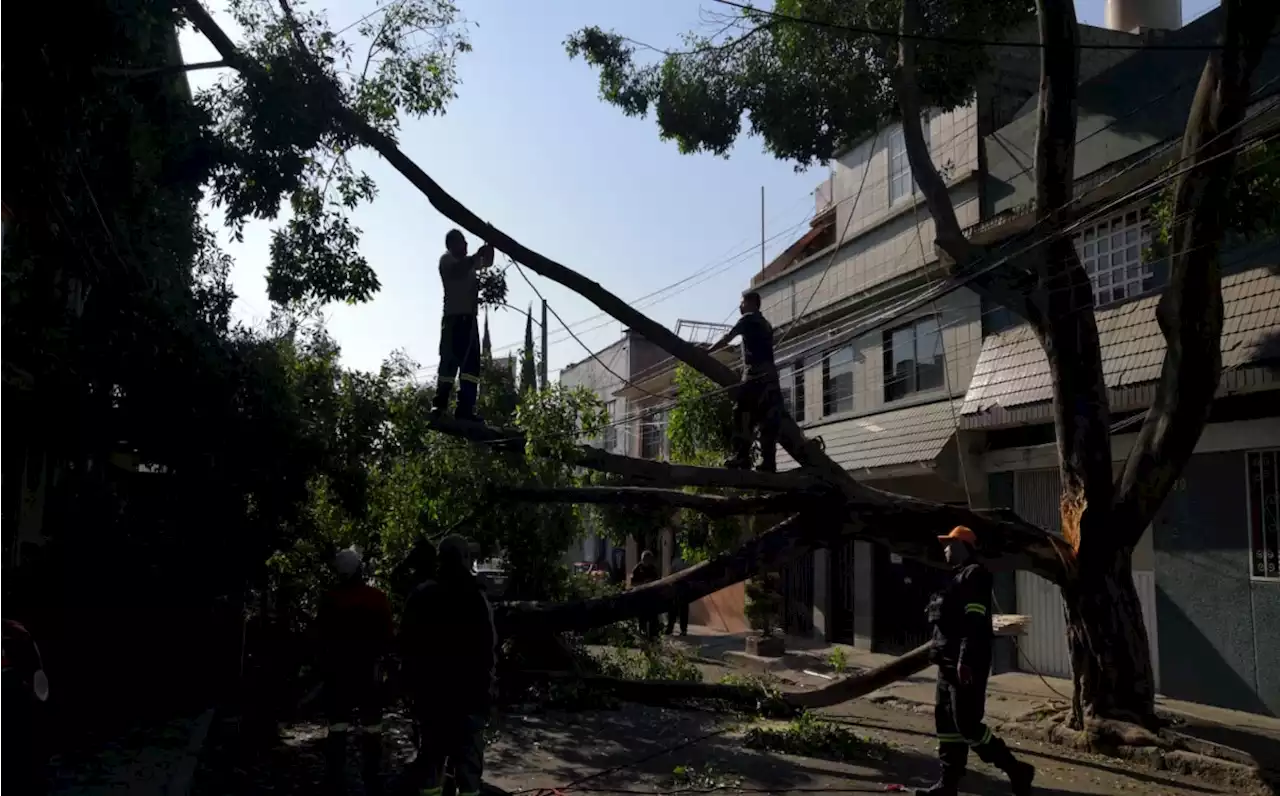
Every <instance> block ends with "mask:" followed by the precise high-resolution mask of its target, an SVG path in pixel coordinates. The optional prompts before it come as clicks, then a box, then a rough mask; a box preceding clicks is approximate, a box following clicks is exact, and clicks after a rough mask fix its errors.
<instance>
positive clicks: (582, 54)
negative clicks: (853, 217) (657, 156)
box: [565, 0, 1035, 168]
mask: <svg viewBox="0 0 1280 796" xmlns="http://www.w3.org/2000/svg"><path fill="white" fill-rule="evenodd" d="M901 10H902V6H901V3H900V2H888V3H883V2H871V1H870V0H857V2H843V1H842V0H779V2H777V3H775V4H774V7H773V9H772V10H771V11H766V10H760V9H742V10H741V11H738V12H735V13H733V14H730V15H726V16H724V17H722V18H717V19H715V20H714V22H715V29H714V30H713V31H711V32H708V33H702V34H698V33H689V34H687V35H686V36H685V37H684V42H683V44H684V47H683V48H682V49H680V50H678V51H662V52H659V53H657V55H658V59H657V60H656V62H655V61H649V60H645V59H644V58H643V56H644V53H643V52H642V50H643V49H645V47H644V45H640V44H638V43H636V42H633V41H631V40H630V39H628V38H626V37H625V36H624V35H623V34H621V33H617V32H613V31H604V30H601V29H600V28H597V27H587V28H583V29H582V30H579V31H577V32H576V33H574V34H573V35H571V36H570V37H569V38H568V39H567V41H566V42H565V48H566V50H567V51H568V53H569V55H570V56H571V57H574V58H582V59H583V60H584V61H586V62H587V63H588V64H589V65H591V66H592V67H594V68H596V69H597V70H598V72H599V74H600V98H601V99H602V100H604V101H605V102H608V103H610V104H612V105H615V106H617V107H618V108H619V109H620V110H621V111H622V112H623V113H625V114H627V115H628V116H645V115H647V114H648V113H653V115H654V119H655V120H656V122H657V124H658V133H659V135H660V136H661V137H662V139H663V140H670V141H674V142H675V143H676V145H677V146H678V147H679V149H680V151H681V152H682V153H685V154H691V153H695V152H710V153H713V154H716V155H723V156H727V155H728V154H729V152H730V151H731V150H732V148H733V146H734V144H735V142H736V141H737V140H738V138H739V137H740V136H741V135H743V134H746V133H750V134H754V135H757V136H759V137H760V139H761V140H762V141H763V143H764V147H765V150H766V151H767V152H769V153H770V154H772V155H774V156H775V157H777V158H779V159H781V160H788V161H792V162H794V163H795V164H796V166H797V168H804V167H808V166H811V165H814V164H819V163H825V162H826V161H827V159H829V158H830V157H832V156H833V154H835V153H837V152H839V151H841V150H843V149H845V148H848V147H850V146H852V145H853V144H855V143H857V142H858V141H860V140H862V139H863V138H865V137H867V136H869V135H871V134H872V133H873V132H874V131H875V130H876V128H877V127H878V126H879V125H880V124H882V123H883V122H884V121H885V120H887V119H893V118H896V117H897V116H898V115H899V111H898V105H897V100H896V97H895V95H894V92H893V89H892V83H893V80H892V75H893V72H894V69H895V68H896V64H897V60H898V43H897V38H896V31H897V28H898V20H899V16H900V14H901ZM1034 17H1035V5H1034V3H1029V2H1016V1H1013V2H1011V1H1010V0H999V1H998V2H981V0H963V1H962V2H949V3H939V2H931V3H924V4H923V5H922V20H921V26H920V32H921V34H922V35H927V36H936V37H950V38H956V39H969V40H992V39H998V38H999V37H1001V36H1002V35H1005V34H1007V33H1008V32H1010V31H1012V30H1014V29H1016V28H1018V26H1020V25H1021V26H1024V27H1026V29H1027V31H1028V34H1027V35H1028V36H1029V35H1030V27H1029V26H1028V25H1027V23H1029V22H1031V20H1033V19H1034ZM796 20H803V22H797V21H796ZM989 63H990V56H989V52H988V50H987V49H986V48H984V47H981V46H968V47H922V48H921V52H920V61H919V68H918V71H917V81H918V85H919V87H920V90H921V92H922V94H923V95H924V97H925V98H926V100H927V102H928V104H929V105H930V106H931V107H935V108H939V109H942V110H949V109H951V108H954V107H957V106H959V105H962V104H964V103H966V102H968V101H969V99H970V98H971V97H972V95H973V91H974V85H975V84H976V82H977V80H978V79H979V77H980V76H981V75H982V74H983V73H984V71H985V70H986V68H987V67H988V65H989ZM744 121H745V123H746V127H745V129H744V126H743V125H744Z"/></svg>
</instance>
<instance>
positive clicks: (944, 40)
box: [715, 0, 1223, 52]
mask: <svg viewBox="0 0 1280 796" xmlns="http://www.w3.org/2000/svg"><path fill="white" fill-rule="evenodd" d="M715 2H717V3H720V4H721V5H726V6H731V7H733V8H737V9H740V10H742V11H747V12H749V13H751V14H759V15H760V16H764V17H768V18H770V19H774V20H778V21H780V22H793V23H796V24H800V25H808V26H810V27H816V28H824V29H827V30H834V31H839V32H841V33H856V34H858V35H860V36H874V37H876V38H881V39H883V38H889V39H895V40H896V39H906V40H908V41H926V42H933V43H936V44H949V45H953V46H962V47H1014V48H1022V49H1032V50H1042V49H1044V47H1045V45H1044V44H1043V43H1042V42H1039V41H1001V40H997V39H971V38H964V37H959V36H936V35H930V34H927V33H902V32H901V31H898V30H891V29H886V28H869V27H864V26H861V25H849V24H845V23H842V22H829V21H826V20H821V19H813V18H811V17H801V16H796V15H793V14H784V13H781V12H778V11H766V10H765V9H763V8H756V7H755V6H751V5H747V4H745V3H738V2H734V0H715ZM1075 47H1076V49H1079V50H1167V51H1195V52H1204V51H1211V50H1220V49H1222V47H1223V45H1221V44H1174V43H1169V42H1143V43H1137V42H1135V43H1133V44H1124V43H1120V42H1117V43H1113V44H1111V43H1108V44H1101V43H1091V42H1077V43H1076V45H1075Z"/></svg>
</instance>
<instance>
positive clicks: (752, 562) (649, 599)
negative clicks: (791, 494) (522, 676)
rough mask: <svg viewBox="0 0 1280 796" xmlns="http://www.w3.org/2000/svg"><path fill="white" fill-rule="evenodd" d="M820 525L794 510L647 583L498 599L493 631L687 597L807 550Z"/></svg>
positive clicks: (618, 617)
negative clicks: (615, 590)
mask: <svg viewBox="0 0 1280 796" xmlns="http://www.w3.org/2000/svg"><path fill="white" fill-rule="evenodd" d="M824 527H828V528H829V527H830V520H827V521H826V522H823V520H822V518H821V517H820V516H818V513H804V514H797V515H795V516H792V517H789V518H788V519H786V520H783V521H782V522H780V523H778V524H777V525H775V526H773V527H772V528H770V529H769V530H767V531H765V532H764V533H762V534H760V535H759V536H756V537H755V538H753V539H749V540H747V541H746V542H745V543H743V544H742V545H741V546H740V547H738V549H737V550H734V551H733V552H731V553H725V554H723V555H719V556H716V557H715V558H713V559H711V560H709V561H703V562H702V563H700V564H695V565H694V566H692V567H689V568H688V569H686V570H684V571H682V572H677V573H676V574H674V575H670V576H668V577H665V578H663V579H661V580H658V581H654V582H653V583H646V584H644V585H643V586H637V587H635V588H633V589H630V590H628V591H625V592H622V593H620V594H609V595H605V596H603V597H595V598H592V599H588V600H578V601H576V602H568V603H503V604H501V605H498V606H496V607H495V609H494V619H495V621H496V623H497V626H498V632H499V634H500V635H503V636H510V635H514V634H516V633H519V634H524V633H548V632H562V631H574V630H588V629H590V628H593V627H601V626H604V625H609V624H613V623H614V622H620V621H622V620H624V619H634V618H637V617H640V616H648V615H650V614H656V613H661V612H662V611H665V610H667V609H668V608H670V607H671V606H672V605H674V604H676V603H678V602H683V603H691V602H693V601H694V600H698V599H700V598H702V597H706V596H707V595H708V594H714V593H715V592H717V591H719V590H720V589H723V588H725V587H726V586H732V585H733V584H735V583H740V582H742V581H744V580H746V579H747V578H749V577H751V576H752V575H754V574H755V573H756V572H759V571H761V570H763V569H766V568H774V567H778V566H781V565H782V564H785V563H786V562H788V561H790V560H791V559H793V558H796V557H798V556H800V555H803V554H804V553H807V552H809V551H810V550H813V549H814V548H815V547H818V546H819V539H820V535H821V530H822V529H823V528H824Z"/></svg>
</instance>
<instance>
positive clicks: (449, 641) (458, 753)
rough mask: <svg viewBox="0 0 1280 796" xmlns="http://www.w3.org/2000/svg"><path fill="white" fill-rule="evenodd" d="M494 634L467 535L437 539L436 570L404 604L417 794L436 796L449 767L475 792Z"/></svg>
mask: <svg viewBox="0 0 1280 796" xmlns="http://www.w3.org/2000/svg"><path fill="white" fill-rule="evenodd" d="M497 643H498V636H497V632H496V631H495V629H494V624H493V608H492V606H491V605H490V604H489V599H488V597H486V596H485V590H484V586H483V584H481V583H480V581H479V579H478V578H476V576H475V575H474V574H473V573H472V570H471V550H470V546H469V545H468V543H467V540H466V539H463V538H462V537H460V536H448V537H445V539H444V540H443V541H441V542H440V551H439V555H438V575H437V578H436V579H435V580H434V581H427V582H426V583H423V584H422V585H420V586H419V587H418V588H416V589H414V591H413V593H412V594H410V595H409V599H408V601H407V602H406V603H405V609H404V619H403V622H402V624H401V640H400V648H401V655H402V656H403V661H404V670H403V671H404V674H405V680H406V685H407V687H408V688H409V691H410V693H411V694H412V701H413V709H414V713H415V719H416V721H417V722H418V725H419V728H420V730H421V732H422V745H421V751H420V752H419V754H418V756H417V757H416V758H415V759H414V761H413V763H412V764H411V767H410V770H409V772H408V774H409V778H410V780H411V781H412V783H413V784H414V785H416V787H417V793H418V794H420V796H440V795H441V794H442V793H443V791H444V773H445V766H446V764H448V765H451V766H452V768H453V771H454V776H455V778H456V779H455V783H456V787H457V793H458V796H477V794H479V792H480V779H481V775H482V774H483V772H484V728H485V724H486V723H487V722H488V718H489V709H490V705H491V704H492V701H493V690H494V684H495V677H494V665H495V663H496V661H497V652H496V648H497Z"/></svg>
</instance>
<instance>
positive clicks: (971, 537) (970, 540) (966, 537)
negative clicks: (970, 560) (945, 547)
mask: <svg viewBox="0 0 1280 796" xmlns="http://www.w3.org/2000/svg"><path fill="white" fill-rule="evenodd" d="M952 539H958V540H959V541H961V542H964V543H965V544H967V545H969V546H971V547H977V546H978V535H977V534H976V533H974V532H973V531H971V530H970V529H968V528H966V527H965V526H963V525H957V526H956V527H954V528H952V529H951V532H950V533H948V534H947V535H945V536H939V537H938V541H940V542H949V541H951V540H952Z"/></svg>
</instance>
